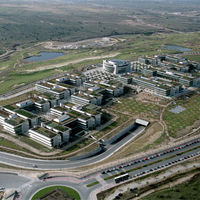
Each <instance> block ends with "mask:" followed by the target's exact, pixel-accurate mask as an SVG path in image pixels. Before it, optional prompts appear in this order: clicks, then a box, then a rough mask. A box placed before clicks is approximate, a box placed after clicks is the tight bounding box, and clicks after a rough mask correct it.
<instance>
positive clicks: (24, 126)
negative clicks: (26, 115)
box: [3, 115, 29, 135]
mask: <svg viewBox="0 0 200 200" xmlns="http://www.w3.org/2000/svg"><path fill="white" fill-rule="evenodd" d="M3 128H4V130H5V131H8V132H9V133H12V134H16V135H22V134H25V135H26V134H27V132H28V130H29V122H28V120H24V119H22V118H21V117H18V116H17V115H14V116H12V117H10V118H8V119H6V120H5V121H4V122H3Z"/></svg>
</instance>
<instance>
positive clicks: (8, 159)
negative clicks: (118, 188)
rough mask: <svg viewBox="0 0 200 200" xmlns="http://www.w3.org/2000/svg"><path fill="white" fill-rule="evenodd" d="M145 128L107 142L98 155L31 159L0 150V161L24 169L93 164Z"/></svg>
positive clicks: (48, 168) (65, 167)
mask: <svg viewBox="0 0 200 200" xmlns="http://www.w3.org/2000/svg"><path fill="white" fill-rule="evenodd" d="M144 130H145V127H143V126H138V128H137V129H136V130H135V131H133V132H132V133H130V134H129V135H128V136H127V137H125V138H123V139H122V140H121V141H119V142H118V143H116V144H113V145H110V144H107V145H106V146H105V148H106V149H107V150H106V151H105V152H103V153H101V154H100V155H97V156H94V157H91V158H86V159H82V160H74V161H73V160H39V159H31V158H25V157H21V156H17V155H13V154H10V153H5V152H0V163H3V164H6V165H10V166H15V167H20V168H26V169H36V170H37V169H38V170H55V169H67V168H75V167H81V166H86V165H89V164H93V163H96V162H100V161H103V160H105V159H106V158H108V157H110V156H111V155H113V154H114V153H115V152H117V151H118V150H119V149H121V148H122V147H123V146H125V145H126V144H127V143H129V142H130V141H131V140H133V139H134V138H136V137H137V136H138V135H139V134H141V133H142V132H143V131H144Z"/></svg>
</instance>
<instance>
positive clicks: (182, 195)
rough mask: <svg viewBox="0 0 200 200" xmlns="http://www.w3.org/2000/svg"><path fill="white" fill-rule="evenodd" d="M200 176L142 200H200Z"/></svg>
mask: <svg viewBox="0 0 200 200" xmlns="http://www.w3.org/2000/svg"><path fill="white" fill-rule="evenodd" d="M199 192H200V175H197V176H195V177H194V178H193V179H192V180H191V181H189V182H186V183H183V184H180V185H177V186H176V187H173V188H168V189H165V190H161V191H158V192H155V193H152V194H150V195H148V196H147V197H144V198H142V200H161V199H162V200H169V199H171V200H179V199H180V200H199V199H200V197H199Z"/></svg>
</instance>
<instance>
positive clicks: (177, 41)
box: [0, 33, 200, 94]
mask: <svg viewBox="0 0 200 200" xmlns="http://www.w3.org/2000/svg"><path fill="white" fill-rule="evenodd" d="M199 35H200V34H199V33H184V34H181V37H180V34H154V35H149V36H147V35H124V36H116V38H117V39H119V40H120V39H125V41H123V42H122V41H121V42H120V41H119V42H118V43H117V44H115V45H114V46H111V47H105V48H97V49H77V50H67V51H63V52H64V53H65V55H64V56H61V57H58V58H55V59H52V60H48V61H43V62H35V63H27V62H24V60H23V58H24V57H26V56H27V55H28V54H30V55H33V54H37V53H38V52H40V51H46V50H45V49H44V48H43V47H41V46H37V47H31V48H27V49H22V50H19V51H18V52H16V53H15V54H14V55H13V56H11V57H10V58H9V59H6V60H2V61H1V62H0V76H1V79H0V94H2V93H6V92H7V91H10V90H13V89H16V88H19V87H21V86H23V85H26V84H29V83H32V82H34V81H37V80H41V79H44V78H46V77H48V76H51V75H53V74H58V73H62V72H63V71H70V70H74V69H77V68H80V67H82V66H87V65H91V64H95V63H102V60H103V59H95V57H96V56H102V55H110V54H112V53H116V52H119V55H118V56H116V57H115V58H118V59H127V60H133V59H137V58H138V57H139V56H142V55H155V54H158V53H163V54H164V53H173V52H172V51H168V50H165V49H163V46H164V45H165V44H174V45H180V46H185V47H189V48H192V49H195V50H197V49H198V48H199V45H200V42H198V41H199V40H198V38H199ZM88 57H94V59H93V60H85V61H80V62H79V63H76V64H70V62H73V61H76V60H77V59H84V58H88ZM65 62H69V65H66V66H65V65H63V66H61V67H59V68H52V69H49V68H48V67H49V65H54V64H60V63H65ZM41 67H42V68H43V70H41V71H37V69H38V68H41ZM30 70H36V71H34V72H33V71H30Z"/></svg>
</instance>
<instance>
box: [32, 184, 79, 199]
mask: <svg viewBox="0 0 200 200" xmlns="http://www.w3.org/2000/svg"><path fill="white" fill-rule="evenodd" d="M56 188H58V189H61V190H62V191H63V192H64V193H67V194H68V195H69V196H70V197H71V198H74V200H81V198H80V196H79V194H78V192H76V191H75V190H74V189H72V188H69V187H65V186H52V187H47V188H44V189H42V190H40V191H39V192H37V193H36V194H35V195H34V196H33V198H32V200H36V199H38V198H40V197H42V196H44V195H45V194H47V193H49V192H52V191H54V190H55V189H56Z"/></svg>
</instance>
